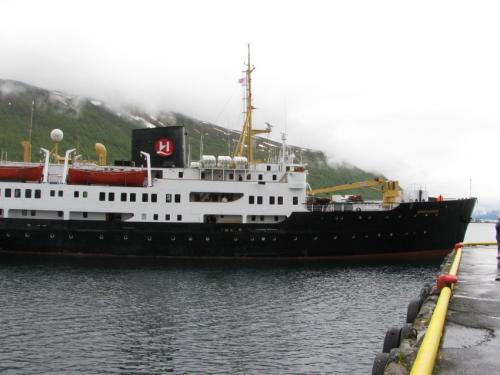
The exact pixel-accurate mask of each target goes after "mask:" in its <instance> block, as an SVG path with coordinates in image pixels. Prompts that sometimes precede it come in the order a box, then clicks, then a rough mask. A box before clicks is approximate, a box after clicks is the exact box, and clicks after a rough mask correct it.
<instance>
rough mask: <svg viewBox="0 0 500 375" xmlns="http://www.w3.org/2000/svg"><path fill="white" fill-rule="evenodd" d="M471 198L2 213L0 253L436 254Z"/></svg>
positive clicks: (458, 233)
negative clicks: (213, 219) (151, 213)
mask: <svg viewBox="0 0 500 375" xmlns="http://www.w3.org/2000/svg"><path fill="white" fill-rule="evenodd" d="M475 201H476V200H475V199H473V198H471V199H462V200H452V201H444V202H416V203H402V204H400V205H399V206H398V207H396V208H395V209H393V210H390V211H339V212H301V213H293V214H292V215H291V216H290V218H288V219H287V220H285V221H284V222H281V223H278V224H222V223H218V224H217V223H213V224H212V223H140V222H134V223H128V222H121V221H81V220H80V221H79V220H32V219H13V218H12V219H3V220H1V221H0V253H2V254H23V253H24V254H46V255H54V254H56V255H61V254H67V255H83V256H85V255H87V256H88V255H92V256H102V255H105V256H138V257H166V258H186V257H189V258H193V257H194V258H277V259H281V258H308V259H327V258H329V259H343V260H368V259H380V260H392V259H407V260H416V259H418V260H431V259H441V258H442V257H443V256H444V255H445V254H447V253H448V252H449V251H450V250H451V249H452V248H453V246H454V244H455V243H457V242H460V241H462V240H463V238H464V236H465V231H466V229H467V225H468V222H469V219H470V215H471V213H472V210H473V208H474V205H475Z"/></svg>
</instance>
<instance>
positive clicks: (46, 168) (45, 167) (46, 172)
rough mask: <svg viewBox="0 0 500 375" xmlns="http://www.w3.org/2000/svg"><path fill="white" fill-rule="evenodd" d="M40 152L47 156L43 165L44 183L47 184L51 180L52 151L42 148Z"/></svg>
mask: <svg viewBox="0 0 500 375" xmlns="http://www.w3.org/2000/svg"><path fill="white" fill-rule="evenodd" d="M40 151H41V152H43V153H44V155H45V161H44V164H43V182H45V183H46V182H47V181H48V180H49V160H50V151H49V150H47V149H45V148H43V147H40Z"/></svg>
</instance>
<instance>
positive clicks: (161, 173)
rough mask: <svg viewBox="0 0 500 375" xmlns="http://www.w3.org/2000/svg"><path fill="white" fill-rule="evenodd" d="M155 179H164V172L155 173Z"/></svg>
mask: <svg viewBox="0 0 500 375" xmlns="http://www.w3.org/2000/svg"><path fill="white" fill-rule="evenodd" d="M154 174H155V178H163V171H154Z"/></svg>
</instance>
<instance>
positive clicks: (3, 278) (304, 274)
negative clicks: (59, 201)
mask: <svg viewBox="0 0 500 375" xmlns="http://www.w3.org/2000/svg"><path fill="white" fill-rule="evenodd" d="M491 228H493V232H491ZM490 232H491V233H492V234H491V236H490V237H488V238H483V237H482V236H489V233H490ZM471 236H475V237H474V238H472V239H471V238H470V237H471ZM478 237H481V238H478ZM492 238H494V227H493V226H492V225H489V226H488V224H473V225H471V227H470V231H469V233H468V239H469V240H474V241H476V240H485V241H491V239H492ZM437 271H438V266H437V265H401V264H400V265H392V266H380V265H379V266H376V265H372V266H353V265H349V266H346V265H344V266H338V265H337V266H336V265H335V264H326V265H325V264H320V263H311V262H309V263H298V262H292V263H283V262H272V261H271V262H251V263H250V262H243V263H237V262H218V263H203V262H195V263H193V262H191V263H187V262H184V263H177V264H170V265H135V266H134V265H130V264H128V265H119V264H116V263H115V264H107V265H92V264H75V263H62V262H57V263H54V262H48V261H44V262H36V261H35V262H31V263H30V264H26V263H25V262H24V263H20V262H16V263H13V262H8V263H6V262H5V261H3V263H2V264H0V372H2V373H7V374H8V373H16V374H17V373H33V374H34V373H37V374H39V373H61V374H62V373H64V374H66V373H85V374H89V373H127V374H128V373H147V374H149V373H165V372H171V373H175V374H178V373H179V374H180V373H218V374H220V373H231V374H235V373H241V374H247V373H255V374H263V373H265V374H299V373H345V374H348V373H349V374H352V373H354V374H364V373H370V371H371V365H372V360H373V357H374V356H375V354H376V353H377V352H379V351H381V349H382V343H383V338H384V334H385V331H386V330H387V329H388V328H389V326H391V325H402V324H403V323H404V319H405V314H406V305H407V304H408V302H409V301H410V299H412V298H414V297H416V296H417V294H418V292H419V290H420V288H421V287H422V286H423V284H424V283H425V282H432V281H433V279H434V278H435V276H436V274H437Z"/></svg>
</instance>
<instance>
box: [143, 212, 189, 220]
mask: <svg viewBox="0 0 500 375" xmlns="http://www.w3.org/2000/svg"><path fill="white" fill-rule="evenodd" d="M159 218H160V216H159V215H158V214H153V220H154V221H158V220H159ZM141 219H142V220H146V219H147V215H146V214H142V215H141ZM176 219H177V221H182V215H177V216H176ZM172 220H173V219H172ZM165 221H170V214H165Z"/></svg>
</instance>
